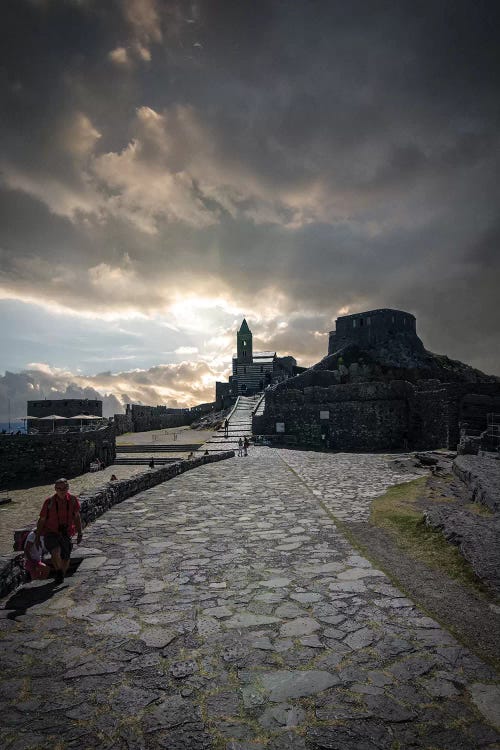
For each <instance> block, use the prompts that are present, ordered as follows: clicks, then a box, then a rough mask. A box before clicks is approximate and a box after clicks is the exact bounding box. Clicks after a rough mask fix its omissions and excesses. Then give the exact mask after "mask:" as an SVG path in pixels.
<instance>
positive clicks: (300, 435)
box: [253, 381, 448, 451]
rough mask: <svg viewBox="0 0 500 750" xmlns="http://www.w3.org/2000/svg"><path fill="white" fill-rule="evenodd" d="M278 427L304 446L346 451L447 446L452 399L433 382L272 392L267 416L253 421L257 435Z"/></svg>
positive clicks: (310, 388) (266, 408)
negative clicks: (448, 399)
mask: <svg viewBox="0 0 500 750" xmlns="http://www.w3.org/2000/svg"><path fill="white" fill-rule="evenodd" d="M322 412H323V414H322ZM276 423H284V425H285V434H286V435H294V436H295V437H296V438H297V443H298V445H302V446H310V447H316V448H317V447H325V448H331V449H333V450H346V451H351V450H375V451H376V450H395V449H400V448H401V447H403V446H404V445H406V446H407V447H408V448H410V449H416V448H418V449H422V448H438V447H444V446H446V445H447V440H448V433H447V394H446V390H445V388H443V387H442V385H441V384H440V383H437V382H436V383H434V382H433V381H430V382H428V383H426V384H425V385H419V386H414V385H412V384H411V383H407V382H405V381H391V382H390V383H376V382H375V383H349V384H345V385H342V384H341V385H332V386H329V387H327V388H324V387H319V386H312V387H306V388H304V391H303V392H302V391H298V390H296V391H294V390H281V391H280V390H275V391H268V392H267V393H266V407H265V411H264V414H263V415H262V416H259V417H254V419H253V430H254V433H256V434H267V435H273V434H275V433H276Z"/></svg>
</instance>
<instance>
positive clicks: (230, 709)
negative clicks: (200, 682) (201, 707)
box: [205, 692, 240, 717]
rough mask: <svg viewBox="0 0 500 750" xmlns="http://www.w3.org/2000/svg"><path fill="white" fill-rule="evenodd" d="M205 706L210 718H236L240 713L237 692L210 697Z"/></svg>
mask: <svg viewBox="0 0 500 750" xmlns="http://www.w3.org/2000/svg"><path fill="white" fill-rule="evenodd" d="M205 706H206V711H207V714H208V716H209V717H217V716H236V715H237V714H238V713H239V711H240V701H239V698H238V696H237V694H236V693H235V692H231V693H227V692H226V693H217V694H216V695H209V696H208V697H207V699H206V703H205Z"/></svg>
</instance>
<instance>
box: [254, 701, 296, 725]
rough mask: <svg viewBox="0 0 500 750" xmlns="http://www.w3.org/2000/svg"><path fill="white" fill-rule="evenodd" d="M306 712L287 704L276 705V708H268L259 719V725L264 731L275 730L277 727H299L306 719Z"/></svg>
mask: <svg viewBox="0 0 500 750" xmlns="http://www.w3.org/2000/svg"><path fill="white" fill-rule="evenodd" d="M306 716H307V715H306V712H305V711H303V710H302V709H301V708H300V706H292V705H290V704H289V703H278V705H276V706H268V707H267V708H266V710H265V711H264V713H263V714H262V715H261V716H260V717H259V724H260V725H261V726H263V727H264V729H270V730H273V729H274V730H276V728H277V727H286V728H287V729H290V728H291V727H296V726H299V724H302V723H303V722H304V721H305V719H306Z"/></svg>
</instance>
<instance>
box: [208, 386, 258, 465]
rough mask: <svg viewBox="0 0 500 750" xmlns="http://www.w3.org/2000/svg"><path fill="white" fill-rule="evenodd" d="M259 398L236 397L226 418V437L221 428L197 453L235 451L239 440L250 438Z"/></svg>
mask: <svg viewBox="0 0 500 750" xmlns="http://www.w3.org/2000/svg"><path fill="white" fill-rule="evenodd" d="M261 398H262V394H257V395H256V396H238V400H237V401H236V404H235V405H234V407H233V410H232V411H231V413H230V414H229V416H228V420H229V430H228V437H224V427H222V428H221V429H220V430H217V432H214V433H213V435H212V436H211V437H210V438H209V440H207V442H206V443H204V444H203V445H202V446H201V448H200V449H199V450H198V451H197V453H198V454H199V453H200V452H201V453H204V452H205V451H208V452H209V453H220V452H221V451H232V450H234V451H237V450H238V440H239V438H240V437H241V438H244V437H245V436H246V437H248V438H250V437H251V436H252V414H253V411H254V409H255V407H256V406H257V404H258V403H259V400H260V399H261Z"/></svg>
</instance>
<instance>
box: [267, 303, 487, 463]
mask: <svg viewBox="0 0 500 750" xmlns="http://www.w3.org/2000/svg"><path fill="white" fill-rule="evenodd" d="M368 321H370V322H368ZM332 347H333V348H334V351H333V352H332ZM491 413H500V379H499V378H495V377H493V376H487V375H485V374H484V373H481V372H479V371H478V370H474V369H473V368H471V367H468V366H467V365H464V364H462V363H460V362H454V361H452V360H449V359H448V358H447V357H444V356H442V355H435V354H432V353H431V352H428V351H426V350H425V348H424V345H423V344H422V342H421V340H420V339H419V338H418V336H417V333H416V321H415V317H414V316H413V315H411V314H410V313H405V312H403V311H401V310H387V309H384V310H373V311H369V312H364V313H360V314H358V315H347V316H344V317H341V318H339V319H338V320H337V326H336V331H334V332H333V334H330V341H329V349H328V355H327V356H326V357H325V358H324V359H323V360H322V361H321V362H319V363H318V364H316V365H314V366H313V367H312V368H310V369H309V370H307V371H306V372H305V373H303V374H301V375H298V376H297V377H295V378H292V379H291V380H288V381H287V382H286V383H282V384H280V385H277V386H276V387H274V388H271V389H269V390H268V391H266V399H265V409H264V413H263V414H262V415H260V416H258V417H254V420H253V429H254V433H255V434H261V435H269V436H271V435H272V436H275V435H276V436H278V435H282V436H283V438H282V439H283V441H284V442H285V443H286V442H293V443H294V444H296V445H299V446H303V447H311V448H316V449H317V448H322V447H323V448H331V449H333V450H347V451H353V450H367V451H370V450H393V449H395V450H397V449H403V450H404V449H408V450H424V449H434V448H447V447H448V448H451V449H456V447H457V444H458V443H459V440H460V433H461V430H462V431H463V430H464V428H467V429H472V430H474V431H476V432H477V434H479V433H480V432H481V431H484V430H485V429H486V426H487V415H488V414H491ZM273 440H274V438H273Z"/></svg>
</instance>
